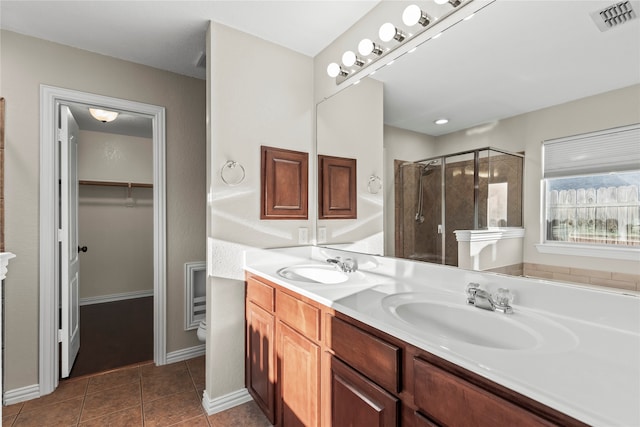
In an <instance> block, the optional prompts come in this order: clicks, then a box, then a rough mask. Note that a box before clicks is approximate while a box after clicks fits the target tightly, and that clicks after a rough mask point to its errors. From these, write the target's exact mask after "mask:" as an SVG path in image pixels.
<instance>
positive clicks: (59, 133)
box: [56, 128, 62, 142]
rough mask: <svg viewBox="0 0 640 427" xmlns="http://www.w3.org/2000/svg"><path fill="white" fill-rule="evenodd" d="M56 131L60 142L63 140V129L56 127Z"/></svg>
mask: <svg viewBox="0 0 640 427" xmlns="http://www.w3.org/2000/svg"><path fill="white" fill-rule="evenodd" d="M56 131H57V132H56V133H57V135H58V142H62V129H60V128H58V129H56Z"/></svg>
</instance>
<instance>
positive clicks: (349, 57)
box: [342, 50, 364, 67]
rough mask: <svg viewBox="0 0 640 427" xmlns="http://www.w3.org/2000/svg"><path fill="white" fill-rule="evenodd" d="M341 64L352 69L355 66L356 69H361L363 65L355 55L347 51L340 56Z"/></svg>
mask: <svg viewBox="0 0 640 427" xmlns="http://www.w3.org/2000/svg"><path fill="white" fill-rule="evenodd" d="M342 63H343V64H344V65H345V66H347V67H353V66H354V65H357V66H358V67H362V66H363V65H364V61H363V60H362V59H360V58H358V57H357V56H356V54H355V53H353V52H352V51H350V50H348V51H346V52H345V53H344V54H343V55H342Z"/></svg>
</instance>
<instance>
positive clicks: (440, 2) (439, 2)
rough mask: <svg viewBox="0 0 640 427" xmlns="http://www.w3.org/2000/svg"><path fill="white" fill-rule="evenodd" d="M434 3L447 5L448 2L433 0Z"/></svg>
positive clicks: (446, 0) (447, 0)
mask: <svg viewBox="0 0 640 427" xmlns="http://www.w3.org/2000/svg"><path fill="white" fill-rule="evenodd" d="M433 1H435V2H436V4H445V3H449V0H433Z"/></svg>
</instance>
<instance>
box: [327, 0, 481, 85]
mask: <svg viewBox="0 0 640 427" xmlns="http://www.w3.org/2000/svg"><path fill="white" fill-rule="evenodd" d="M434 1H435V3H437V4H440V5H444V4H445V3H449V4H450V5H452V6H453V7H454V9H449V10H444V11H443V10H438V8H436V13H438V16H433V15H429V14H428V13H427V12H426V11H424V10H423V9H422V8H421V7H420V6H418V5H416V4H410V5H409V6H407V7H405V8H404V11H403V13H402V22H403V23H404V26H401V27H400V28H398V27H396V25H395V24H393V23H392V22H386V23H384V24H383V25H382V26H380V28H379V31H378V37H379V40H381V41H382V42H384V43H388V42H391V43H390V44H387V45H382V44H381V45H378V44H377V43H374V42H373V41H372V40H371V39H369V38H364V39H362V40H360V43H359V44H358V50H357V54H356V53H354V51H355V50H354V51H351V50H348V51H346V52H344V54H343V55H342V63H341V64H342V66H341V65H340V64H339V63H336V62H332V63H331V64H329V65H328V66H327V74H328V75H329V77H332V78H335V83H336V85H340V84H341V83H343V82H344V81H346V80H350V79H352V78H354V79H355V78H360V77H361V76H364V75H372V74H373V73H374V72H375V70H376V69H379V68H382V67H384V66H386V65H391V64H392V63H393V60H394V59H397V58H399V57H400V56H402V55H404V54H405V53H407V52H408V53H412V52H414V51H415V48H416V47H417V46H419V45H421V44H423V43H425V42H427V41H429V40H431V39H436V38H438V37H440V36H441V35H442V31H443V30H446V29H447V28H446V27H445V28H443V30H440V31H441V32H440V33H438V34H436V35H434V36H430V35H429V34H425V33H428V32H429V30H430V29H432V28H433V27H434V26H435V25H437V24H440V23H442V21H444V20H445V19H447V18H449V17H450V16H451V15H453V14H457V13H458V12H460V10H461V9H464V6H465V5H466V4H468V3H471V2H472V1H473V0H434ZM461 4H462V5H463V7H460V8H458V9H455V8H457V7H458V6H459V5H461ZM431 6H433V5H431ZM451 21H452V23H451V25H450V26H453V25H456V23H459V22H460V20H459V21H457V22H455V21H454V20H451ZM416 24H420V26H419V27H418V28H416V29H415V30H412V31H411V32H410V33H405V32H404V31H403V30H407V31H408V27H413V26H416ZM428 36H429V37H428ZM418 37H419V38H418ZM391 40H395V41H396V42H397V43H393V42H392V41H391ZM406 44H412V46H406ZM396 51H397V52H396ZM386 56H389V58H387V59H386V60H385V61H381V62H379V60H380V59H382V58H383V57H386ZM374 64H375V65H374ZM354 66H355V67H354ZM343 67H344V68H343ZM356 67H359V68H356ZM367 67H371V68H372V70H371V71H370V72H369V71H364V72H363V70H365V69H366V68H367Z"/></svg>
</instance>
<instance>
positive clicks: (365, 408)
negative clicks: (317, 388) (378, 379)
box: [331, 357, 400, 427]
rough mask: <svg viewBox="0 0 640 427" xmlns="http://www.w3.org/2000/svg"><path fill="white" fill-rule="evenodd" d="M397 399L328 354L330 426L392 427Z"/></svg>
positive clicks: (396, 421)
mask: <svg viewBox="0 0 640 427" xmlns="http://www.w3.org/2000/svg"><path fill="white" fill-rule="evenodd" d="M399 407H400V400H399V399H398V398H397V397H395V396H393V395H392V394H390V393H389V392H387V391H386V390H384V389H383V388H382V387H380V386H379V385H377V384H375V383H374V382H372V381H370V380H368V379H367V378H365V377H363V376H362V375H360V374H359V373H358V372H356V371H354V370H353V369H351V368H350V367H348V366H347V365H345V364H344V363H342V362H340V361H339V360H338V359H336V358H335V357H331V409H332V411H331V412H332V414H331V418H332V425H334V426H352V427H360V426H362V427H396V426H397V425H398V415H399V412H400V411H399V410H398V408H399Z"/></svg>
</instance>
